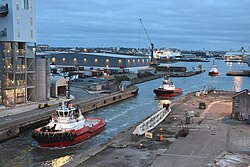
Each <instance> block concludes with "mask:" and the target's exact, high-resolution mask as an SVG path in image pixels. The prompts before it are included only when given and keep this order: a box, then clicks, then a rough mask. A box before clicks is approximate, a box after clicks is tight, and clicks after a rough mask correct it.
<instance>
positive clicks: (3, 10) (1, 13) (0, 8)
mask: <svg viewBox="0 0 250 167" xmlns="http://www.w3.org/2000/svg"><path fill="white" fill-rule="evenodd" d="M7 15H8V4H6V5H0V17H5V16H7Z"/></svg>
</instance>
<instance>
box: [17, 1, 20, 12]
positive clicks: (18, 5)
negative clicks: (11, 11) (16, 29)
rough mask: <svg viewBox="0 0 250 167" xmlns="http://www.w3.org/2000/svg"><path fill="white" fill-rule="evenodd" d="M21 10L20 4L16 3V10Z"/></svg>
mask: <svg viewBox="0 0 250 167" xmlns="http://www.w3.org/2000/svg"><path fill="white" fill-rule="evenodd" d="M19 8H20V4H19V3H18V2H17V3H16V10H19Z"/></svg>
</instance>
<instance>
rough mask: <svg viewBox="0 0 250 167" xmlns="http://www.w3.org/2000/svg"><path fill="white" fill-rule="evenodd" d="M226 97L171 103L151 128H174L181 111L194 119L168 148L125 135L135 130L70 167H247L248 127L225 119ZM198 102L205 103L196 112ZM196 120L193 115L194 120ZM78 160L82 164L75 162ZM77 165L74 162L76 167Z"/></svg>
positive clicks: (228, 100)
mask: <svg viewBox="0 0 250 167" xmlns="http://www.w3.org/2000/svg"><path fill="white" fill-rule="evenodd" d="M231 96H232V94H230V93H224V92H217V93H216V94H214V93H211V94H209V95H208V96H207V97H195V96H194V95H188V96H187V97H185V98H183V99H181V100H179V101H177V102H176V103H174V104H173V105H172V113H171V115H170V117H168V118H167V119H166V120H165V121H164V122H163V123H161V124H160V125H159V127H157V128H156V129H155V130H154V131H152V132H153V133H154V134H157V129H159V128H162V129H165V130H167V129H168V130H169V129H171V130H173V129H174V130H175V131H178V129H180V126H179V123H180V120H182V119H183V116H184V111H185V110H190V109H191V110H194V111H195V114H196V117H195V118H194V119H193V120H192V124H191V125H189V134H188V135H187V136H186V137H179V138H177V139H176V140H175V141H174V142H173V143H172V144H170V145H169V143H170V142H166V141H168V139H166V140H164V142H162V141H156V140H150V139H146V138H145V137H139V138H137V139H136V140H135V138H132V136H131V134H132V131H133V130H134V128H135V127H131V128H130V129H128V130H127V131H124V133H121V134H120V135H118V136H117V137H116V138H114V139H113V140H111V141H109V142H108V144H106V145H104V146H102V147H100V148H101V149H100V148H98V149H100V150H102V151H100V152H99V153H98V150H95V153H94V154H91V153H90V154H89V156H88V157H78V158H76V159H75V163H71V164H68V165H71V166H76V165H77V164H78V166H88V167H91V166H93V167H94V166H95V167H98V166H100V167H101V166H109V167H119V166H131V167H132V166H133V167H134V166H139V167H140V166H151V167H182V166H183V167H187V166H188V167H189V166H190V167H203V166H204V167H226V166H227V167H229V166H230V167H234V166H240V167H243V166H245V167H248V165H249V164H250V130H249V128H250V126H249V125H248V124H246V123H245V122H238V121H234V120H231V118H230V114H231V105H232V103H231ZM200 101H203V102H206V104H207V105H208V107H207V109H206V110H201V109H198V108H197V106H198V103H199V102H200ZM198 116H199V117H198ZM81 162H82V163H81ZM79 163H80V164H79Z"/></svg>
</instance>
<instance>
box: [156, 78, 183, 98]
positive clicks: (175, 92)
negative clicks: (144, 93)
mask: <svg viewBox="0 0 250 167" xmlns="http://www.w3.org/2000/svg"><path fill="white" fill-rule="evenodd" d="M154 93H155V95H156V96H157V97H175V96H179V95H180V94H182V90H181V89H180V88H175V86H174V84H173V82H172V80H171V79H170V77H169V76H165V77H164V80H163V83H162V85H161V86H160V87H159V88H158V89H154Z"/></svg>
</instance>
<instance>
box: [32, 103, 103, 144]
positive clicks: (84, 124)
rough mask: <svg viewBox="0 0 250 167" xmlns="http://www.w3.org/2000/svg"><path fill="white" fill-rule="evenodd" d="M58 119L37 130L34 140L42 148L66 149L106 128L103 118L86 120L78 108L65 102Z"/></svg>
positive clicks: (58, 110)
mask: <svg viewBox="0 0 250 167" xmlns="http://www.w3.org/2000/svg"><path fill="white" fill-rule="evenodd" d="M56 113H57V118H54V117H52V119H51V121H50V123H49V124H47V125H46V126H43V127H40V128H37V129H35V130H34V131H33V132H32V138H33V139H34V140H36V141H37V142H38V144H39V145H40V146H42V147H66V146H71V145H74V144H77V143H80V142H82V141H83V140H85V139H88V138H90V137H92V136H94V135H97V134H98V133H100V132H101V131H103V130H104V128H105V125H106V123H105V121H104V120H103V119H101V118H84V116H83V115H82V113H81V111H80V109H79V108H78V107H73V106H72V103H70V102H69V101H63V102H62V104H61V105H60V107H59V109H57V110H56Z"/></svg>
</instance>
